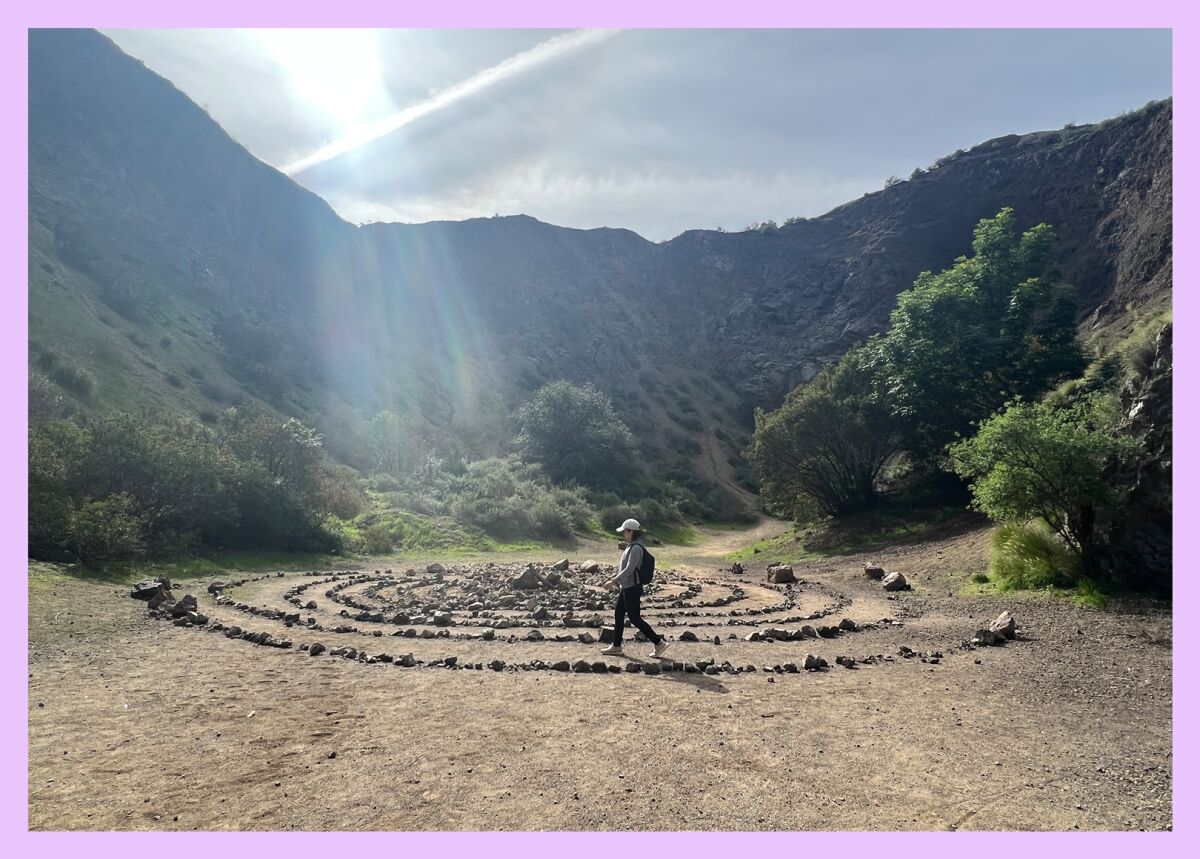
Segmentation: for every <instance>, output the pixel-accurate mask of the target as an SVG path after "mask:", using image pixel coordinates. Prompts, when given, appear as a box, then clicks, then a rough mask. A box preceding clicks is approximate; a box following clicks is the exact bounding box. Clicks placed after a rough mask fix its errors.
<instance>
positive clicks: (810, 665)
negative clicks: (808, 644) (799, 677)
mask: <svg viewBox="0 0 1200 859" xmlns="http://www.w3.org/2000/svg"><path fill="white" fill-rule="evenodd" d="M784 667H785V668H786V667H787V666H784ZM828 667H829V663H828V662H826V661H825V657H823V656H814V655H813V654H811V653H809V654H806V655H805V657H804V670H805V671H819V670H820V669H822V668H828Z"/></svg>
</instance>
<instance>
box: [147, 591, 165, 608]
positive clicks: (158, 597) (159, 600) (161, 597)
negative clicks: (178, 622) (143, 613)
mask: <svg viewBox="0 0 1200 859" xmlns="http://www.w3.org/2000/svg"><path fill="white" fill-rule="evenodd" d="M170 601H171V594H170V593H169V592H168V591H161V590H160V591H157V592H156V593H155V594H154V595H153V596H152V597H150V599H149V600H148V601H147V602H146V608H148V609H150V610H151V611H153V610H154V609H156V608H158V607H159V606H160V605H164V603H169V602H170ZM169 607H170V606H164V608H169Z"/></svg>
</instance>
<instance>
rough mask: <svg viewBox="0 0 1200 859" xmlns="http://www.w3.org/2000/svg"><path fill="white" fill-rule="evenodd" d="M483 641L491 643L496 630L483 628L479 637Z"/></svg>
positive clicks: (487, 627)
mask: <svg viewBox="0 0 1200 859" xmlns="http://www.w3.org/2000/svg"><path fill="white" fill-rule="evenodd" d="M479 637H480V638H482V639H483V640H484V641H492V640H493V639H495V637H496V630H494V629H493V628H492V627H490V626H485V627H484V628H483V632H482V633H480V635H479Z"/></svg>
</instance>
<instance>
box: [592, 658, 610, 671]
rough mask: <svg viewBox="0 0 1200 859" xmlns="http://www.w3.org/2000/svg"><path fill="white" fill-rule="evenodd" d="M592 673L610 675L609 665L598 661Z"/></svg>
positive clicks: (594, 663)
mask: <svg viewBox="0 0 1200 859" xmlns="http://www.w3.org/2000/svg"><path fill="white" fill-rule="evenodd" d="M592 673H593V674H606V673H608V663H607V662H605V661H604V660H603V659H597V660H596V661H595V662H593V663H592Z"/></svg>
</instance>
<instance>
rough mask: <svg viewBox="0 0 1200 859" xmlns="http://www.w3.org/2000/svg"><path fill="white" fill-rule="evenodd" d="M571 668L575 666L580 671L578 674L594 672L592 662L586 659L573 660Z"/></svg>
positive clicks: (577, 671)
mask: <svg viewBox="0 0 1200 859" xmlns="http://www.w3.org/2000/svg"><path fill="white" fill-rule="evenodd" d="M571 668H573V669H574V670H575V671H576V673H578V674H591V673H592V666H591V663H590V662H588V661H587V660H586V659H576V660H575V662H573V663H572V664H571Z"/></svg>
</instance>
